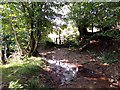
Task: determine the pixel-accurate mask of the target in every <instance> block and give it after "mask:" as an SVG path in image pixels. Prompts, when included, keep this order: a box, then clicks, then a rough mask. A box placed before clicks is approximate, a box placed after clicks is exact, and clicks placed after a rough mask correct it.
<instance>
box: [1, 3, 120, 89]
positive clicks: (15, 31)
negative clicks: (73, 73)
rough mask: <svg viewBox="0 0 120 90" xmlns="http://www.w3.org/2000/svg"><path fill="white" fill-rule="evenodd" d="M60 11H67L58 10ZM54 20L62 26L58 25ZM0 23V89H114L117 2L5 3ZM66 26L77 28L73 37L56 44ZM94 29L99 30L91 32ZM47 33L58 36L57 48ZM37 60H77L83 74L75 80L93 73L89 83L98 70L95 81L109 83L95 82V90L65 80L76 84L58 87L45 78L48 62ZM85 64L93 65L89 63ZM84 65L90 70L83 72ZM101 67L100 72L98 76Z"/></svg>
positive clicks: (118, 52)
mask: <svg viewBox="0 0 120 90" xmlns="http://www.w3.org/2000/svg"><path fill="white" fill-rule="evenodd" d="M63 7H67V9H64V10H63ZM61 11H63V13H60V12H61ZM64 12H67V13H66V14H64ZM56 18H59V19H60V20H61V21H62V22H64V23H63V24H58V23H57V22H58V21H55V20H56ZM0 23H1V26H2V28H0V42H1V44H0V58H1V59H0V69H1V71H2V80H1V81H0V87H2V89H3V90H7V89H8V90H9V89H13V90H14V89H15V90H17V89H19V88H22V89H26V90H29V89H30V90H34V89H35V90H36V89H37V90H38V88H43V89H44V88H49V87H53V86H54V87H55V88H56V87H57V88H59V87H63V88H64V87H68V88H69V87H70V88H71V87H74V86H75V85H77V86H75V88H76V87H78V86H79V87H78V88H99V87H101V88H120V70H119V68H120V2H59V3H58V2H18V3H17V2H8V3H7V2H6V3H1V4H0ZM68 23H70V25H71V26H72V27H76V28H77V29H72V31H74V32H78V34H76V33H72V34H71V35H69V36H64V41H61V37H60V35H61V33H62V32H63V30H64V29H66V28H68V27H69V26H68ZM88 28H89V29H90V30H91V32H88ZM94 28H97V29H99V31H96V32H95V31H94ZM68 31H69V30H68ZM50 33H56V35H58V36H59V37H58V39H59V43H56V41H53V40H52V39H51V38H49V37H48V35H49V34H50ZM61 42H63V43H61ZM58 49H60V50H58ZM52 51H54V52H55V51H56V53H52ZM66 51H67V55H65V52H66ZM43 52H44V53H43ZM59 53H60V54H59ZM74 54H75V55H74ZM72 55H73V56H72ZM80 55H81V56H80ZM43 57H44V58H46V59H48V60H49V59H51V60H53V59H54V60H58V61H59V60H61V59H62V60H68V61H70V62H71V63H76V61H75V60H77V64H79V65H78V66H77V67H76V68H78V71H77V72H79V73H84V72H85V73H88V74H85V73H84V74H80V75H83V76H84V77H87V76H85V75H91V73H92V74H93V72H95V74H94V75H91V76H90V77H91V78H92V76H97V75H98V73H97V71H98V72H99V74H100V75H103V76H101V77H105V78H109V80H108V79H107V81H108V83H110V84H109V85H108V83H107V84H104V85H103V86H102V85H101V84H100V85H101V86H100V85H99V83H104V82H105V81H103V82H102V81H101V82H99V81H98V80H97V81H96V83H97V84H98V85H99V86H98V87H97V84H96V86H95V85H92V84H93V83H94V81H92V80H91V82H90V81H89V82H88V83H86V82H85V81H82V79H81V81H78V82H79V83H78V82H77V81H74V80H73V81H70V83H71V82H74V83H77V84H75V85H74V84H73V85H71V86H70V84H68V83H67V85H66V83H64V84H63V83H62V85H61V84H59V83H58V81H59V80H55V76H54V75H52V74H50V73H53V72H52V71H49V69H48V68H47V66H48V64H50V63H48V61H47V60H46V59H45V60H46V61H44V58H43ZM66 57H67V59H66ZM68 57H69V58H68ZM73 57H75V58H76V59H75V60H74V58H73ZM79 57H80V58H79ZM81 57H83V58H82V59H81ZM88 57H90V58H88ZM86 58H87V59H86ZM91 59H92V60H93V59H95V60H96V61H94V62H92V61H90V60H91ZM85 60H86V61H85ZM84 61H85V62H84ZM46 62H47V63H46ZM65 62H66V61H65ZM96 63H99V64H96ZM81 64H82V67H81ZM90 65H91V67H92V68H89V66H90ZM95 65H96V66H95ZM100 65H101V66H100ZM98 66H99V67H98ZM95 67H98V68H97V69H96V68H95ZM79 68H80V69H79ZM81 68H82V69H81ZM101 68H102V70H103V71H104V72H102V71H101V72H102V73H100V71H99V70H100V69H101ZM56 69H57V68H56ZM88 69H90V70H92V71H90V70H88ZM60 72H62V71H60ZM90 72H91V73H90ZM112 72H113V73H112ZM96 73H97V74H96ZM58 74H59V73H58ZM49 75H52V76H51V77H52V78H51V77H49ZM67 77H69V76H67ZM77 77H78V78H79V77H80V76H79V75H77ZM98 77H100V76H98ZM82 78H83V77H82ZM74 79H75V78H74ZM53 81H54V82H53ZM66 81H67V80H66ZM80 82H81V83H82V82H85V83H82V84H81V83H80ZM91 83H92V84H91ZM113 83H114V84H113ZM87 84H88V85H87ZM65 85H66V86H65ZM90 85H91V86H90ZM107 85H108V86H107ZM111 85H112V86H111Z"/></svg>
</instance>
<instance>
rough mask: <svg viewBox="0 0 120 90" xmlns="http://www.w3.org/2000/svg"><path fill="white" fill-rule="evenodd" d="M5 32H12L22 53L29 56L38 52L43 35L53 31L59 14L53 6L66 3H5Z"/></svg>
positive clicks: (57, 6) (5, 33) (58, 6)
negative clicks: (54, 21)
mask: <svg viewBox="0 0 120 90" xmlns="http://www.w3.org/2000/svg"><path fill="white" fill-rule="evenodd" d="M2 5H3V7H4V9H3V12H2V16H3V18H2V23H3V28H2V29H3V30H4V31H3V34H4V35H10V34H12V38H11V39H12V40H13V41H14V42H15V45H16V46H17V47H16V49H17V51H18V52H19V53H20V55H21V54H22V53H23V52H26V53H27V54H28V56H32V55H33V56H34V55H36V53H37V47H38V43H39V42H40V39H41V37H42V36H43V35H44V36H47V34H48V33H49V32H51V31H52V25H53V22H52V21H53V20H54V19H55V18H56V17H57V16H61V15H60V14H57V13H56V12H55V11H54V10H53V8H60V7H62V6H63V5H64V3H61V4H58V3H55V2H54V3H50V2H49V3H45V2H20V3H3V4H2Z"/></svg>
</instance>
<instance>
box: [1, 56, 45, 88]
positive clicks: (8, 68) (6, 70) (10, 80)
mask: <svg viewBox="0 0 120 90" xmlns="http://www.w3.org/2000/svg"><path fill="white" fill-rule="evenodd" d="M44 65H45V64H44V62H43V60H42V59H41V58H35V57H31V58H24V59H23V60H21V59H17V60H13V59H11V60H9V64H6V65H1V66H0V69H2V83H3V85H4V86H7V87H9V88H10V90H18V89H23V90H35V89H36V90H38V88H45V85H44V83H43V81H40V79H39V74H40V73H41V71H42V70H43V69H42V68H43V67H44Z"/></svg>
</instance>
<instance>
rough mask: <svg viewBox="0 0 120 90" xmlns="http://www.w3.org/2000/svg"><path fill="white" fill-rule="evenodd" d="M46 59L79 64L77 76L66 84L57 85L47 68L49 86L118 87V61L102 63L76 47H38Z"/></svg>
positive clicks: (119, 76) (119, 77)
mask: <svg viewBox="0 0 120 90" xmlns="http://www.w3.org/2000/svg"><path fill="white" fill-rule="evenodd" d="M38 51H39V52H40V54H42V55H44V56H45V57H46V58H47V59H56V60H66V61H67V60H68V62H69V63H73V64H76V63H77V64H79V65H81V66H80V67H79V71H78V73H77V77H76V78H75V79H74V80H73V81H71V82H70V83H69V84H66V85H62V86H61V85H59V83H58V81H59V80H57V78H56V76H54V74H53V73H52V71H50V70H49V69H47V70H48V72H49V73H47V75H48V76H49V77H50V78H51V79H49V80H48V82H49V86H50V87H59V88H88V89H90V90H91V89H92V90H94V89H96V88H112V87H113V88H120V69H119V68H120V61H119V62H117V63H114V64H111V65H108V64H105V63H104V64H103V63H101V62H100V60H97V59H96V58H95V57H94V56H93V55H92V53H90V52H79V50H78V49H70V48H52V49H46V50H45V49H40V48H39V49H38Z"/></svg>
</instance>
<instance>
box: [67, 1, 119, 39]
mask: <svg viewBox="0 0 120 90" xmlns="http://www.w3.org/2000/svg"><path fill="white" fill-rule="evenodd" d="M119 3H120V2H95V3H94V2H80V3H72V5H70V10H71V12H70V13H69V18H70V19H72V20H74V21H75V22H76V26H77V27H78V31H79V33H80V37H82V36H83V35H84V34H86V33H87V29H86V28H87V27H92V28H93V27H94V26H96V27H100V28H101V27H102V28H104V27H109V26H112V25H113V24H115V22H117V21H119V20H120V19H119V18H118V17H119V13H120V12H119V11H120V10H119V9H120V7H119ZM92 30H93V29H92Z"/></svg>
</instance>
